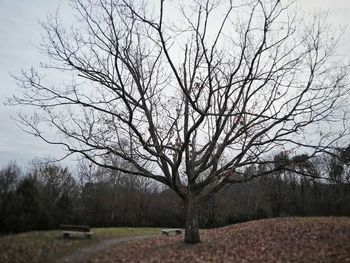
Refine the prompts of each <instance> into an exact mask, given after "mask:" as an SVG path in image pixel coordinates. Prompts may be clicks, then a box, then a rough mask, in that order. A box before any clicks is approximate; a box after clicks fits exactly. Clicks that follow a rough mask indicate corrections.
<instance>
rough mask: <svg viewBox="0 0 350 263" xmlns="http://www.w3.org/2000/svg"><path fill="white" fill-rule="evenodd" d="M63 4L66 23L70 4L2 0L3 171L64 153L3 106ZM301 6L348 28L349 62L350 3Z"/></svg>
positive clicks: (348, 51) (319, 1) (310, 1)
mask: <svg viewBox="0 0 350 263" xmlns="http://www.w3.org/2000/svg"><path fill="white" fill-rule="evenodd" d="M153 1H154V0H153ZM60 2H61V7H62V9H63V12H61V13H62V14H63V15H64V17H63V19H64V20H69V19H70V17H71V16H72V14H71V13H70V10H69V9H67V0H61V1H59V0H0V168H1V167H3V166H4V165H6V164H7V163H8V162H9V161H11V160H16V161H17V163H18V164H20V165H25V164H27V163H28V162H29V161H31V160H32V159H33V158H35V157H47V156H57V155H58V154H59V153H62V150H61V149H60V148H57V146H56V147H53V146H50V145H47V144H46V143H44V142H42V141H40V140H39V139H37V138H34V137H33V136H30V135H28V134H26V133H25V132H23V131H22V130H20V129H19V128H18V127H17V126H16V124H15V122H14V121H13V120H11V116H12V117H15V116H16V112H17V111H18V110H19V109H18V108H15V107H8V106H4V105H3V103H4V102H5V101H6V97H9V96H11V94H14V93H16V92H18V91H19V89H18V87H17V86H16V82H15V80H14V79H13V78H12V77H11V76H10V73H11V74H14V75H19V73H20V71H21V69H22V68H23V69H25V70H26V69H28V68H29V67H30V66H32V65H34V66H35V65H38V62H39V61H40V60H43V59H44V58H43V57H42V56H41V55H40V53H39V52H38V50H37V49H36V48H35V45H37V44H38V43H40V40H41V33H42V32H43V31H42V30H41V27H40V25H39V22H38V21H39V20H45V17H46V15H47V14H48V13H52V12H54V11H55V10H56V8H57V6H58V5H59V4H60ZM299 6H300V7H301V9H302V10H305V11H308V10H317V9H324V10H329V11H330V17H329V18H330V22H331V23H332V24H333V25H334V26H336V27H338V26H341V25H347V26H348V30H347V31H345V32H344V39H343V45H342V46H341V50H340V51H341V53H342V55H344V59H346V60H347V61H349V58H350V0H299Z"/></svg>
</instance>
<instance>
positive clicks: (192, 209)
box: [184, 193, 201, 244]
mask: <svg viewBox="0 0 350 263" xmlns="http://www.w3.org/2000/svg"><path fill="white" fill-rule="evenodd" d="M184 203H185V243H187V244H196V243H199V242H201V241H200V238H199V227H198V211H197V203H196V199H195V196H194V195H193V194H192V193H189V194H188V195H187V196H186V198H185V199H184Z"/></svg>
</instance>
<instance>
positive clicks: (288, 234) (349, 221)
mask: <svg viewBox="0 0 350 263" xmlns="http://www.w3.org/2000/svg"><path fill="white" fill-rule="evenodd" d="M201 237H202V243H201V244H197V245H185V244H184V243H183V241H182V237H180V236H171V237H157V238H152V239H148V240H142V241H136V242H130V243H126V244H120V245H118V246H115V247H113V248H111V249H109V250H107V251H106V252H103V253H101V254H99V255H97V256H95V257H94V258H92V259H90V261H89V262H91V263H92V262H105V263H107V262H350V218H334V217H330V218H326V217H322V218H278V219H266V220H258V221H251V222H247V223H242V224H236V225H231V226H227V227H223V228H218V229H212V230H203V231H201Z"/></svg>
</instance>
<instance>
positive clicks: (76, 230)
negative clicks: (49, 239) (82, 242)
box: [60, 225, 93, 238]
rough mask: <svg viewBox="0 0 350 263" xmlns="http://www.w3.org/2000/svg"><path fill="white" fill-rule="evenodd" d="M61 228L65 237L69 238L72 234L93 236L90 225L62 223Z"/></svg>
mask: <svg viewBox="0 0 350 263" xmlns="http://www.w3.org/2000/svg"><path fill="white" fill-rule="evenodd" d="M60 229H61V231H62V234H63V238H69V237H70V236H84V237H86V238H91V236H92V234H93V232H91V231H90V227H89V226H79V225H60Z"/></svg>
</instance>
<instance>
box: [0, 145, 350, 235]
mask: <svg viewBox="0 0 350 263" xmlns="http://www.w3.org/2000/svg"><path fill="white" fill-rule="evenodd" d="M337 153H339V154H338V155H333V156H323V158H317V159H316V158H311V159H309V158H307V155H296V156H291V155H290V154H289V153H286V152H280V153H278V154H276V155H275V156H274V160H275V162H274V164H273V165H274V166H275V167H278V166H279V165H281V163H282V164H283V162H287V161H288V162H291V160H290V159H293V160H294V162H295V163H296V164H295V166H294V167H293V170H288V169H283V170H281V171H279V172H276V173H274V174H270V175H267V176H258V175H259V173H260V174H261V173H263V172H264V170H265V169H267V168H266V167H264V166H265V165H263V164H260V165H251V166H250V167H248V168H246V169H245V170H244V171H242V174H240V175H237V176H240V177H241V179H244V178H245V177H249V178H254V175H257V176H256V178H255V179H253V180H249V181H246V182H243V183H240V184H233V185H231V186H230V187H228V188H226V189H224V191H223V192H220V193H216V194H214V195H213V196H212V198H208V199H207V200H203V201H202V202H201V203H200V204H199V208H198V209H199V225H200V227H207V228H211V227H218V226H223V225H227V224H233V223H238V222H244V221H247V220H254V219H260V218H269V217H281V216H349V215H350V184H349V183H350V170H349V163H350V147H347V148H345V149H341V150H338V152H337ZM300 173H308V176H301V175H300ZM320 178H322V179H320ZM325 178H328V180H326V179H325ZM184 213H185V212H184V207H183V203H182V201H181V199H179V198H178V197H177V195H176V194H175V193H174V192H173V191H172V190H170V189H169V188H166V187H164V186H162V185H160V184H157V183H154V182H152V181H150V180H149V179H146V178H142V177H136V176H130V175H127V174H123V173H121V172H116V171H112V170H108V169H103V168H99V167H96V166H93V165H91V164H90V163H88V162H86V161H82V162H80V163H79V165H78V166H77V167H76V168H75V169H68V168H66V167H63V166H61V165H60V164H58V163H45V162H40V161H35V162H33V164H32V165H31V167H30V168H29V169H27V171H26V172H23V171H21V169H20V167H19V166H18V165H17V164H16V163H14V162H12V163H10V164H8V165H7V166H6V167H5V168H3V169H2V170H0V229H1V232H2V233H16V232H23V231H29V230H46V229H55V228H57V227H58V226H59V224H62V223H67V224H68V223H69V224H88V225H91V226H93V227H112V226H113V227H115V226H155V227H183V226H184V223H185V222H184Z"/></svg>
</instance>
